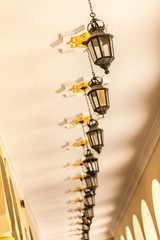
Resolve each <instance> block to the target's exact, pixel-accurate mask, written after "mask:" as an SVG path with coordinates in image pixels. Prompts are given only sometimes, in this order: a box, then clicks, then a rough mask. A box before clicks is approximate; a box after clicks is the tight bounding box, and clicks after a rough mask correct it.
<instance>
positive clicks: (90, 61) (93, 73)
mask: <svg viewBox="0 0 160 240" xmlns="http://www.w3.org/2000/svg"><path fill="white" fill-rule="evenodd" d="M87 53H88V58H89V63H90V66H91V70H92V75H93V77H95V76H96V74H95V72H94V69H93V65H92V60H91V56H90V53H89V50H88V49H87Z"/></svg>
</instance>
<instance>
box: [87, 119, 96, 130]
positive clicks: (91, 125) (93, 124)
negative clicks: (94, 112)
mask: <svg viewBox="0 0 160 240" xmlns="http://www.w3.org/2000/svg"><path fill="white" fill-rule="evenodd" d="M98 125H99V123H98V121H97V120H95V119H93V118H92V119H90V120H89V122H88V123H87V126H88V127H89V128H94V127H98Z"/></svg>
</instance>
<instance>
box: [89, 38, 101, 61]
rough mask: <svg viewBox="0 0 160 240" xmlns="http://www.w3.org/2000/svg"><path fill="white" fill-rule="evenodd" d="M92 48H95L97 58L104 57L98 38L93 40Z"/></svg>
mask: <svg viewBox="0 0 160 240" xmlns="http://www.w3.org/2000/svg"><path fill="white" fill-rule="evenodd" d="M91 41H92V46H93V47H94V49H95V52H96V55H97V58H101V57H102V54H101V51H100V45H99V41H98V38H96V37H95V38H92V40H91Z"/></svg>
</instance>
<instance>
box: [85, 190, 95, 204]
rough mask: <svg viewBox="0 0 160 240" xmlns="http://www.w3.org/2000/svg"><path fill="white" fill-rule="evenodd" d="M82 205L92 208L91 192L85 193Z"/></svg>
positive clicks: (93, 198) (92, 193) (93, 196)
mask: <svg viewBox="0 0 160 240" xmlns="http://www.w3.org/2000/svg"><path fill="white" fill-rule="evenodd" d="M84 205H85V207H94V206H95V193H94V192H93V191H87V192H85V195H84Z"/></svg>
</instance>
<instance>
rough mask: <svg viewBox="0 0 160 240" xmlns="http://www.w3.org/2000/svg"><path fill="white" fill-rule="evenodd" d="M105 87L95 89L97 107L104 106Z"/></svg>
mask: <svg viewBox="0 0 160 240" xmlns="http://www.w3.org/2000/svg"><path fill="white" fill-rule="evenodd" d="M105 90H106V89H105V88H103V89H100V90H97V97H98V100H99V106H98V107H103V106H106V94H105Z"/></svg>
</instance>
